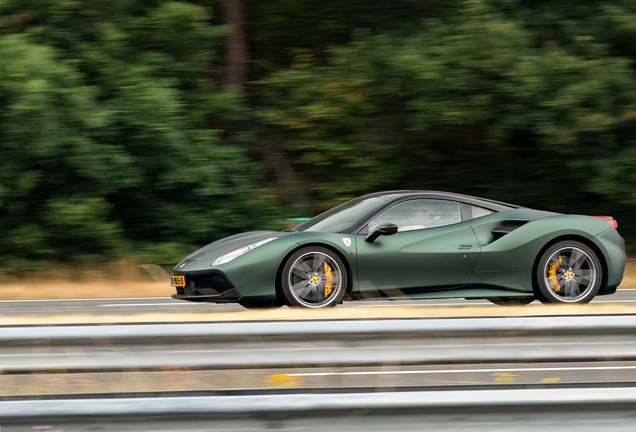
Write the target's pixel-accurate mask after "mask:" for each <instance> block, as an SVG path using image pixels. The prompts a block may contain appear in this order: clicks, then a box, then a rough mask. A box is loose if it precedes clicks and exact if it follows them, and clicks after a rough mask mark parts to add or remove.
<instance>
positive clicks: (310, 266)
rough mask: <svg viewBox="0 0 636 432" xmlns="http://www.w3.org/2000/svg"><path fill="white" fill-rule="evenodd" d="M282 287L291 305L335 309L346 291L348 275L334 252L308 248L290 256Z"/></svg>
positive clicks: (314, 247) (286, 264)
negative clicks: (331, 307)
mask: <svg viewBox="0 0 636 432" xmlns="http://www.w3.org/2000/svg"><path fill="white" fill-rule="evenodd" d="M281 288H282V294H283V296H284V298H285V300H286V301H287V304H288V305H290V306H298V307H307V308H321V307H330V306H335V305H337V304H338V303H340V301H341V300H342V297H343V296H344V294H345V291H346V289H347V272H346V270H345V266H344V264H343V262H342V260H341V259H340V258H339V257H338V256H337V255H336V254H335V253H334V252H333V251H331V250H329V249H327V248H323V247H319V246H310V247H306V248H303V249H300V250H298V251H297V252H296V253H294V254H293V255H292V256H290V257H289V259H288V260H287V262H286V263H285V267H284V268H283V272H282V275H281Z"/></svg>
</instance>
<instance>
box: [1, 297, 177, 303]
mask: <svg viewBox="0 0 636 432" xmlns="http://www.w3.org/2000/svg"><path fill="white" fill-rule="evenodd" d="M165 299H166V297H104V298H81V299H72V298H71V299H41V300H38V299H33V300H0V303H17V302H25V303H27V302H65V301H104V300H108V301H117V300H121V301H127V300H165Z"/></svg>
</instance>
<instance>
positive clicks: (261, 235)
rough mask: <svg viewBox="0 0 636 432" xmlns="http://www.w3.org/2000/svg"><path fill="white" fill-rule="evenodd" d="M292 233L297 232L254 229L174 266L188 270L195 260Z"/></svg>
mask: <svg viewBox="0 0 636 432" xmlns="http://www.w3.org/2000/svg"><path fill="white" fill-rule="evenodd" d="M290 234H295V233H294V232H280V231H252V232H246V233H241V234H235V235H233V236H230V237H225V238H223V239H221V240H217V241H215V242H214V243H210V244H209V245H207V246H204V247H202V248H201V249H198V250H196V251H194V252H193V253H191V254H190V255H188V256H187V257H185V258H184V259H183V260H182V261H181V262H179V264H177V265H176V266H175V267H174V271H181V270H188V265H189V264H192V263H194V262H195V261H201V260H205V261H211V262H213V261H214V260H216V259H217V258H218V257H220V256H221V255H225V254H226V253H228V252H232V251H233V250H236V249H238V248H242V247H244V246H249V245H251V244H254V243H258V242H259V241H262V240H265V239H268V238H272V237H279V238H280V237H283V236H287V235H290Z"/></svg>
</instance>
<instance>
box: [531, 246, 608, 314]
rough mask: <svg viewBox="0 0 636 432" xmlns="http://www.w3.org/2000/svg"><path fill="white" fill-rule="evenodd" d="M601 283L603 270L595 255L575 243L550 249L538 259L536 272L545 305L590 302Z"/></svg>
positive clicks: (586, 247)
mask: <svg viewBox="0 0 636 432" xmlns="http://www.w3.org/2000/svg"><path fill="white" fill-rule="evenodd" d="M602 281H603V268H602V266H601V262H600V260H599V259H598V257H597V256H596V253H595V252H594V251H593V250H592V249H591V248H590V247H588V246H586V245H585V244H583V243H581V242H578V241H575V240H566V241H562V242H559V243H555V244H553V245H552V246H550V247H549V248H548V249H547V250H546V251H545V252H544V253H543V254H542V255H541V257H540V258H539V262H538V264H537V269H536V273H535V282H536V284H537V288H538V289H539V294H540V295H539V296H538V297H539V299H540V300H541V301H542V302H543V303H566V304H573V303H583V304H584V303H589V302H590V300H592V299H593V298H594V296H595V295H596V293H598V291H599V289H600V288H601V284H602Z"/></svg>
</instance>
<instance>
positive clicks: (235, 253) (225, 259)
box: [212, 237, 278, 266]
mask: <svg viewBox="0 0 636 432" xmlns="http://www.w3.org/2000/svg"><path fill="white" fill-rule="evenodd" d="M277 238H278V237H270V238H268V239H265V240H261V241H259V242H258V243H254V244H251V245H249V246H243V247H242V248H239V249H237V250H234V251H232V252H230V253H226V254H225V255H223V256H220V257H218V258H217V259H216V261H214V264H212V265H213V266H215V265H220V264H225V263H227V262H230V261H232V260H233V259H234V258H237V257H240V256H241V255H243V254H244V253H247V252H249V251H251V250H252V249H255V248H257V247H259V246H261V245H264V244H265V243H269V242H271V241H272V240H276V239H277Z"/></svg>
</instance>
